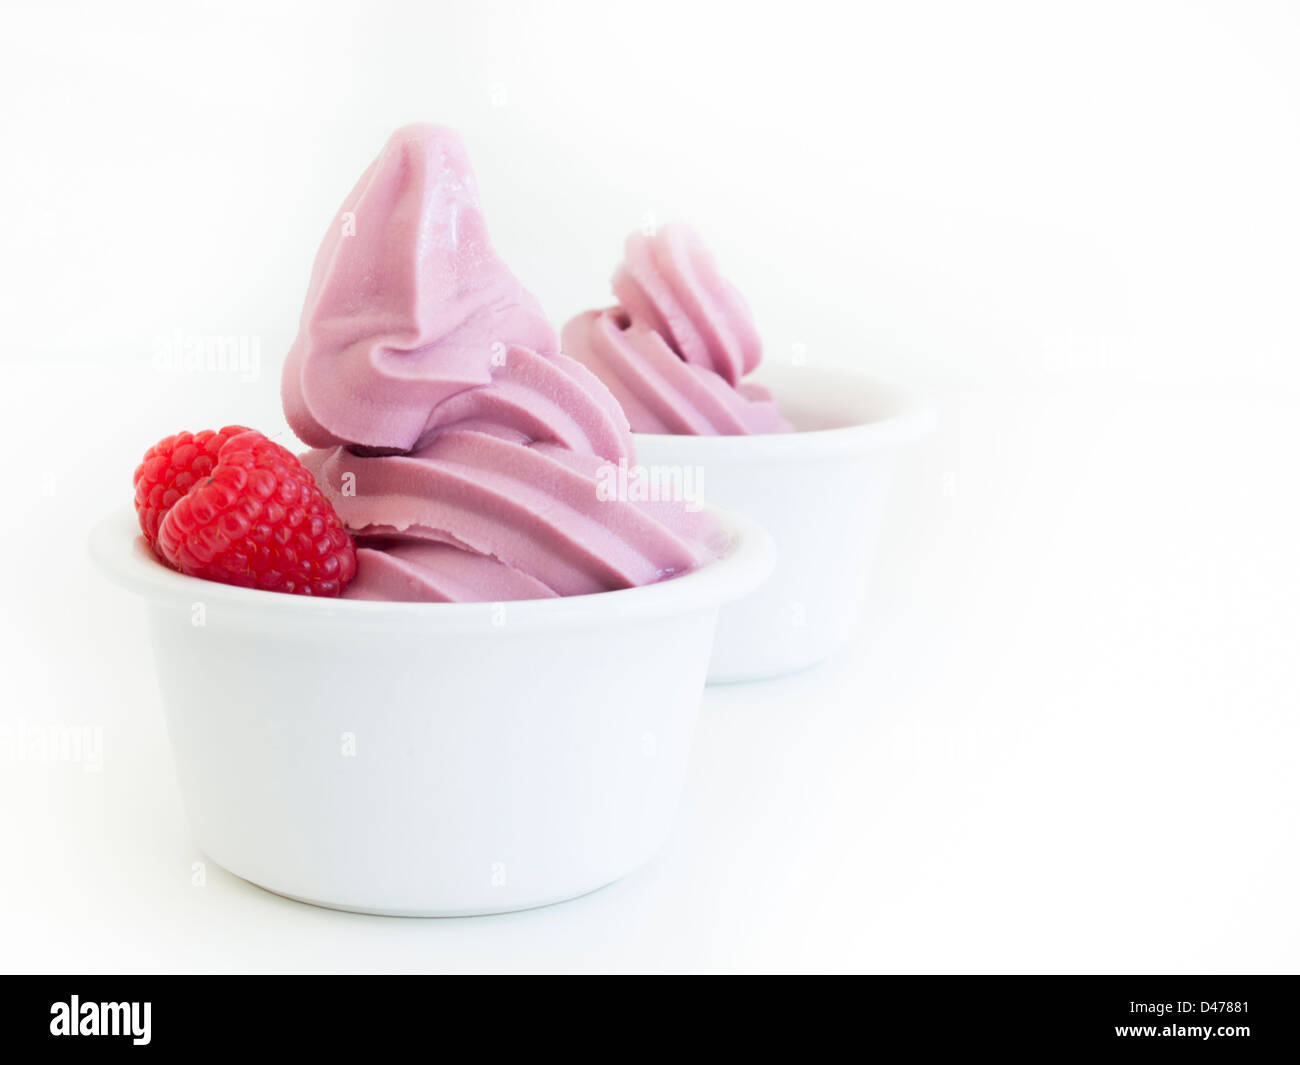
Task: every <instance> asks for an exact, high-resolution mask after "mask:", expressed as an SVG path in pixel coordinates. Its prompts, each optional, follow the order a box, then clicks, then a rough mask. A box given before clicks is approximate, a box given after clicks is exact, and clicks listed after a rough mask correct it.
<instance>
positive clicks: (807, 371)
mask: <svg viewBox="0 0 1300 1065" xmlns="http://www.w3.org/2000/svg"><path fill="white" fill-rule="evenodd" d="M755 379H756V380H758V381H761V382H762V383H763V384H765V385H767V386H768V387H770V388H771V389H772V392H773V394H774V396H775V398H776V402H777V405H778V406H779V407H781V409H782V412H783V413H788V414H789V416H790V418H791V421H793V422H794V424H795V427H796V428H795V431H794V432H792V433H755V434H752V435H748V436H689V435H676V434H669V433H633V434H632V435H633V437H634V439H635V440H637V441H644V442H645V443H646V444H647V445H651V446H653V448H654V454H655V459H656V461H657V462H663V461H674V460H676V459H677V458H678V457H679V456H680V459H681V461H682V462H684V463H686V462H692V461H694V462H700V461H706V462H707V461H708V460H710V459H717V460H723V461H727V462H752V463H762V462H772V461H778V460H782V459H804V458H821V457H827V458H833V457H836V456H840V455H858V454H861V453H863V452H866V451H870V450H873V449H876V448H892V447H897V446H899V445H901V444H906V443H910V442H911V441H913V440H917V439H919V438H920V437H922V436H924V435H925V434H926V433H927V432H929V431H930V429H931V428H932V427H933V425H934V412H933V410H932V409H931V407H930V405H929V404H928V403H927V402H926V401H925V400H924V399H923V398H922V397H920V396H919V395H918V394H917V393H915V392H913V391H911V390H910V389H907V388H904V387H903V386H901V385H898V384H895V383H894V382H892V381H886V380H884V379H882V378H879V377H868V376H865V375H862V374H857V373H852V372H850V371H847V370H839V369H831V368H827V367H813V366H772V367H764V368H763V369H762V370H761V371H760V372H759V373H758V374H757V375H756V377H755ZM850 407H856V408H857V410H858V411H863V410H865V411H867V412H868V413H867V414H866V415H865V416H864V415H862V414H860V413H859V414H856V415H854V414H850V413H848V408H850ZM809 409H811V410H815V411H817V412H818V414H819V415H820V416H824V415H825V412H826V411H832V412H834V411H841V412H843V413H841V414H839V415H838V416H836V415H835V414H832V415H831V420H832V421H839V422H841V423H842V424H838V425H831V426H826V427H819V428H804V427H803V425H802V424H801V423H804V424H806V423H807V422H808V420H809V414H808V410H809ZM801 415H802V417H801Z"/></svg>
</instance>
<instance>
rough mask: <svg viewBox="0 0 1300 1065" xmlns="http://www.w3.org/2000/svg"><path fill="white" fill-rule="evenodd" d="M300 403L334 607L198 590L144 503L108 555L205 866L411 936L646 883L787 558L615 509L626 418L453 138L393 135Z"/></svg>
mask: <svg viewBox="0 0 1300 1065" xmlns="http://www.w3.org/2000/svg"><path fill="white" fill-rule="evenodd" d="M282 396H283V400H284V408H285V415H286V418H287V420H288V422H289V424H290V426H291V427H292V428H293V430H294V432H295V433H297V434H298V435H299V436H300V437H301V438H302V440H303V441H304V443H306V444H307V445H309V447H310V448H311V450H309V451H308V452H307V453H306V454H305V455H304V456H303V457H302V464H303V465H304V466H305V467H306V469H307V470H308V471H310V473H311V475H312V477H313V478H314V485H315V487H316V488H319V490H320V493H321V494H323V496H325V497H326V498H327V499H328V502H329V504H330V505H331V506H332V507H333V513H334V514H335V515H337V519H339V520H341V522H342V523H343V526H344V528H346V530H347V531H348V533H350V534H351V536H352V537H353V538H354V540H355V543H356V573H355V576H354V577H351V579H350V581H349V583H347V586H346V588H345V589H343V596H342V598H334V599H328V600H325V599H319V598H314V597H309V596H304V595H286V594H279V593H276V592H270V591H262V590H259V589H255V588H249V587H237V586H233V585H232V584H230V583H217V582H216V581H215V580H201V579H198V578H196V577H194V576H186V575H184V574H182V573H180V572H177V571H176V570H175V569H171V568H168V566H166V565H165V564H164V563H163V562H162V561H161V560H160V559H159V557H158V556H157V555H156V554H155V553H154V551H153V550H152V549H151V546H150V545H149V543H148V542H147V541H146V539H145V537H144V536H141V535H139V532H140V526H139V525H137V521H136V517H135V515H133V514H132V513H131V512H130V510H129V509H128V510H124V511H123V512H122V513H119V514H114V515H112V516H110V517H109V518H107V519H105V520H104V521H102V522H101V523H100V524H99V525H98V526H97V527H96V528H95V530H94V531H93V532H92V535H91V545H90V546H91V552H92V555H93V556H94V558H95V560H96V561H97V562H98V563H99V565H100V567H101V568H102V569H103V570H104V571H105V572H106V573H107V574H108V575H109V576H111V577H112V578H114V579H115V580H117V581H118V582H119V583H121V584H123V585H125V586H127V587H128V588H130V589H131V590H133V591H135V592H137V593H138V594H140V595H141V597H142V598H143V599H144V600H145V603H146V606H147V612H148V618H149V624H150V630H151V635H152V638H153V646H154V657H155V663H156V667H157V671H158V677H159V685H160V689H161V693H162V701H163V706H164V710H165V713H166V717H167V727H168V732H169V736H170V739H171V743H172V748H173V753H174V755H175V758H176V763H177V769H178V777H179V780H180V784H181V790H182V795H183V798H184V802H185V807H186V811H187V814H188V816H189V818H190V821H191V824H192V826H193V829H194V832H195V835H196V836H197V838H198V841H199V845H200V846H201V847H202V849H203V850H204V852H205V853H206V854H207V855H208V856H209V857H211V858H212V859H213V860H214V861H215V862H217V863H219V864H221V865H222V866H224V867H225V868H227V869H229V870H231V871H232V872H234V873H236V874H237V875H239V876H242V877H244V878H245V879H248V880H250V881H252V882H253V883H256V884H259V885H261V886H263V887H266V888H268V889H270V890H272V891H275V892H278V893H280V894H283V895H287V896H290V897H292V898H295V899H300V900H303V901H307V902H313V903H317V904H319V905H324V906H330V907H336V908H341V909H348V910H357V911H362V912H368V913H382V914H402V915H454V914H474V913H490V912H499V911H506V910H515V909H522V908H527V907H530V906H538V905H543V904H545V903H549V902H556V901H559V900H561V899H565V898H570V897H572V896H575V895H580V894H583V893H584V892H587V891H591V890H593V889H595V888H598V887H600V886H602V885H604V884H607V883H609V882H610V881H612V880H615V879H617V878H618V877H621V876H623V875H625V874H626V873H628V872H630V871H632V870H633V869H635V868H637V867H638V866H640V865H642V864H643V863H645V862H646V861H647V860H648V859H649V858H650V857H651V856H652V855H653V854H654V853H655V851H656V850H657V849H658V847H659V846H660V844H661V843H662V841H663V839H664V838H665V836H666V834H667V832H668V831H669V828H670V826H671V823H672V818H673V813H674V810H675V808H676V805H677V801H678V798H679V795H680V792H681V788H682V784H683V780H684V775H685V768H686V764H687V756H688V752H689V745H690V739H691V734H692V730H693V726H694V721H695V715H696V712H697V709H698V705H699V700H700V696H701V692H702V688H703V685H704V681H705V675H706V671H707V666H708V659H709V654H710V650H711V647H712V640H713V633H714V629H715V627H716V622H717V617H718V611H719V609H720V607H721V606H722V605H723V604H725V603H728V602H732V601H735V600H737V599H739V598H740V597H742V596H744V595H745V594H748V592H750V591H751V590H752V589H753V588H754V587H755V586H756V585H757V584H758V583H759V582H761V581H762V580H763V578H764V577H765V576H766V574H767V573H768V572H769V571H770V568H771V565H772V561H773V557H774V553H773V551H772V547H771V543H770V540H769V538H768V537H767V535H766V534H765V533H764V532H763V530H762V529H761V528H759V527H758V526H757V525H755V524H754V523H752V522H750V521H749V520H747V519H745V518H743V517H740V516H735V515H729V514H727V513H725V512H723V511H719V510H716V509H700V508H698V507H693V506H690V505H687V504H685V503H683V502H681V501H675V500H671V499H670V500H648V499H643V498H641V497H639V496H635V495H628V496H627V497H624V496H621V495H619V494H617V493H615V494H612V495H611V494H609V493H607V492H603V491H602V486H604V485H606V484H607V483H608V480H609V479H608V477H607V476H606V475H607V474H608V472H609V470H611V469H624V468H626V467H628V466H630V465H634V464H635V463H636V461H637V457H636V452H635V443H634V440H633V437H632V434H631V433H630V432H629V427H628V423H627V420H626V418H625V416H624V414H623V411H622V409H621V408H620V407H619V405H618V403H617V402H616V401H615V399H614V398H613V396H612V395H611V394H610V392H609V391H608V389H607V388H606V387H605V386H604V385H602V384H601V383H600V381H599V380H598V379H597V377H596V376H595V374H593V373H592V372H591V371H590V370H588V369H587V368H585V367H583V366H582V365H581V364H579V363H577V362H576V361H574V360H572V359H569V358H567V357H566V356H564V355H561V354H560V353H559V343H558V338H557V336H556V334H555V332H554V330H553V329H552V328H551V326H550V325H549V323H548V322H547V321H546V319H545V317H544V316H543V315H542V313H541V310H540V308H539V307H538V306H537V303H536V301H535V300H534V299H533V298H532V296H531V295H529V293H528V292H527V291H526V290H525V289H524V288H523V287H522V286H521V285H520V284H519V282H518V281H517V280H516V279H515V277H514V276H513V275H512V274H511V273H510V271H509V270H508V269H507V267H506V266H505V264H504V263H503V262H502V261H501V260H500V258H499V257H498V256H497V255H496V253H495V252H494V250H493V249H492V246H491V243H490V242H489V240H488V237H487V232H486V228H485V225H484V221H483V215H482V212H481V209H480V206H479V202H478V195H477V191H476V188H475V181H474V174H473V172H472V170H471V169H470V167H469V164H468V161H467V159H466V155H465V151H464V147H463V145H462V144H461V142H460V139H459V138H458V137H457V136H456V135H455V134H453V133H451V132H450V131H448V130H444V129H440V128H438V127H435V126H423V125H421V126H409V127H406V128H404V129H401V130H399V131H397V133H395V134H394V135H393V136H392V138H390V140H389V142H388V144H387V145H386V146H385V148H384V150H383V151H382V152H381V153H380V155H379V157H378V158H377V159H376V160H375V161H374V163H373V164H372V165H371V166H370V167H369V168H368V169H367V170H366V171H365V173H364V174H363V175H362V177H361V180H360V181H359V182H358V183H357V185H356V187H355V188H354V189H353V190H352V192H351V193H350V194H349V196H348V197H347V199H345V200H344V202H343V204H342V205H341V206H340V208H339V213H338V216H337V217H336V218H335V219H334V220H333V221H332V222H331V225H330V228H329V230H328V232H327V235H326V237H325V239H324V241H323V242H322V244H321V248H320V251H319V253H318V254H317V256H316V260H315V264H314V266H313V270H312V275H311V281H310V284H309V286H308V291H307V299H306V303H305V305H304V308H303V312H302V317H301V321H300V328H299V333H298V337H297V339H296V341H295V342H294V345H293V348H292V350H291V352H290V354H289V356H288V358H287V360H286V364H285V370H284V375H283V381H282ZM239 428H240V427H237V426H232V427H231V429H230V430H229V432H231V433H235V434H236V435H233V436H232V438H231V439H232V444H233V442H241V441H246V440H247V439H249V438H250V434H239V433H236V430H238V429H239ZM223 432H226V431H223ZM210 436H211V434H209V435H208V436H207V437H204V438H203V439H205V440H209V442H210ZM251 436H252V437H257V438H258V439H261V438H260V434H251ZM170 439H171V438H169V446H170ZM214 446H215V445H214ZM259 446H263V445H260V444H259ZM268 446H269V445H268ZM182 448H183V449H186V450H185V455H184V456H183V458H184V460H185V461H191V460H192V456H191V454H190V452H192V451H194V450H195V448H194V446H193V445H191V444H190V443H189V442H188V438H185V442H183V443H182V444H181V445H180V446H179V447H177V448H176V450H177V451H178V452H179V451H180V450H181V449H182ZM221 453H222V454H224V453H225V451H224V447H223V450H222V452H221ZM290 457H292V456H290ZM165 466H166V461H165V460H164V459H161V458H160V459H156V460H151V464H150V465H149V468H148V470H146V471H145V472H146V474H147V475H148V476H150V477H154V476H167V475H169V474H168V470H167V469H166V468H164V467H165ZM155 467H157V468H155ZM236 472H238V471H236ZM186 476H187V477H189V479H191V480H192V477H190V475H188V474H187V475H186ZM232 476H234V475H232ZM294 476H301V477H303V478H305V477H306V474H305V473H303V474H298V473H297V472H294ZM232 483H233V482H232ZM148 487H149V486H148V485H146V486H145V488H146V489H147V488H148ZM304 490H305V489H304ZM313 490H314V489H313ZM155 494H157V495H158V497H159V499H160V500H162V502H163V503H164V504H166V500H163V499H162V497H163V495H165V492H164V486H163V485H162V484H159V485H157V486H155ZM230 498H231V499H234V498H235V496H234V494H233V489H232V493H231V495H230ZM147 502H148V503H149V505H150V506H152V502H153V496H152V495H151V496H150V498H149V500H148V501H147ZM235 505H238V504H237V503H236V504H235ZM250 513H252V512H251V511H250ZM211 517H212V515H210V514H206V513H205V514H204V520H205V521H208V520H210V519H211ZM335 528H336V527H335ZM212 529H214V530H215V531H211V530H210V529H209V527H208V526H206V525H205V526H204V527H203V529H202V530H201V531H202V534H203V535H212V536H216V535H217V534H218V533H219V532H220V522H217V523H216V524H215V525H213V526H212ZM147 531H148V526H147V525H146V532H147ZM240 557H241V556H239V554H238V552H234V553H232V554H229V555H228V556H223V566H225V570H223V572H228V571H229V567H230V566H233V565H237V564H238V563H239V558H240ZM236 576H240V575H239V574H236ZM337 590H338V589H335V591H337Z"/></svg>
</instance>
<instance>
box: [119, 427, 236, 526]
mask: <svg viewBox="0 0 1300 1065" xmlns="http://www.w3.org/2000/svg"><path fill="white" fill-rule="evenodd" d="M247 432H249V430H248V429H246V428H245V427H244V426H242V425H227V426H226V427H225V428H224V429H215V430H213V429H204V430H203V431H202V432H200V433H177V434H176V435H175V436H169V437H167V438H165V439H163V440H159V441H158V443H156V444H154V446H153V447H151V448H150V449H149V450H148V451H146V452H145V453H144V458H143V459H141V460H140V465H139V466H137V467H136V471H135V513H136V516H137V517H138V518H139V519H140V531H141V532H143V533H144V538H145V540H147V541H148V543H149V546H150V547H152V548H153V549H154V550H155V551H157V550H158V526H159V525H161V524H162V520H163V518H165V517H166V516H167V512H168V511H169V510H171V508H172V507H173V506H174V505H175V504H176V502H177V500H179V499H180V498H181V496H183V495H184V494H185V493H186V492H188V491H189V490H190V489H191V488H193V487H194V486H195V485H196V484H198V483H199V481H200V480H202V479H203V478H204V477H208V476H210V475H211V473H212V468H213V467H214V466H215V465H216V464H217V452H218V451H220V450H221V445H222V444H224V443H225V442H226V441H227V440H229V439H230V438H231V437H232V436H238V435H239V434H240V433H247Z"/></svg>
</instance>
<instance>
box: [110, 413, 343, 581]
mask: <svg viewBox="0 0 1300 1065" xmlns="http://www.w3.org/2000/svg"><path fill="white" fill-rule="evenodd" d="M224 434H231V435H224ZM188 436H189V434H187V433H182V434H179V435H178V436H177V437H169V438H168V440H166V441H163V442H162V443H161V444H159V445H156V446H155V447H154V448H151V449H150V452H149V454H146V456H145V461H144V463H142V464H141V468H140V470H139V471H137V473H136V479H137V488H136V499H137V509H139V506H140V503H139V500H140V496H141V489H140V484H141V483H142V478H141V472H142V471H143V472H144V478H145V479H148V480H149V481H150V482H156V483H157V485H158V486H159V487H162V485H163V482H162V481H161V480H160V476H161V472H154V471H155V467H151V466H150V463H151V462H153V461H154V460H155V459H156V458H158V457H160V455H165V456H167V461H168V467H167V468H168V469H171V468H172V467H174V466H176V465H177V460H178V457H179V461H180V463H182V464H184V467H185V468H184V470H183V472H182V473H181V474H179V475H177V476H174V477H173V479H172V482H171V484H170V487H165V488H164V489H163V492H162V495H161V496H160V497H159V500H158V503H159V507H165V509H164V510H163V512H162V514H161V516H160V517H159V518H158V519H157V533H156V537H155V538H154V548H155V550H156V551H157V553H158V554H159V555H160V556H161V557H162V558H163V560H164V561H166V562H167V563H168V564H169V565H171V566H174V567H175V568H176V569H179V570H180V571H181V572H182V573H186V574H189V575H190V576H193V577H202V578H204V579H206V580H210V581H218V582H220V583H222V584H235V585H239V586H240V587H244V588H261V589H264V590H266V591H272V592H288V593H291V594H295V595H314V596H324V597H332V596H338V595H341V594H342V593H343V590H344V589H345V588H346V587H347V585H348V582H350V581H351V580H352V578H353V577H354V576H355V575H356V571H357V556H356V549H355V547H354V545H353V543H352V538H351V537H350V536H349V535H348V533H347V530H346V529H344V528H343V524H342V522H340V521H339V517H338V515H337V514H336V513H335V512H334V508H333V507H332V506H331V505H330V503H329V501H328V500H327V499H326V498H325V497H324V496H323V495H322V494H321V491H320V489H319V488H318V487H317V486H316V482H315V480H314V479H313V477H312V475H311V472H310V471H309V470H307V469H306V468H305V467H304V466H303V465H302V463H301V462H299V461H298V458H297V456H296V455H294V454H293V453H292V452H291V451H288V450H287V449H286V448H283V447H281V446H280V445H279V444H277V443H275V442H273V441H271V440H268V439H267V438H266V437H265V436H263V435H262V434H261V433H258V432H254V431H252V430H244V429H240V428H239V427H238V426H232V427H230V428H228V429H223V430H221V431H220V433H214V434H211V436H205V434H203V433H196V434H195V435H194V437H193V438H191V439H189V440H184V439H183V438H184V437H188ZM200 437H203V438H204V439H203V440H202V442H201V443H200V442H199V440H200ZM217 437H223V439H222V440H221V442H220V443H219V444H216V445H215V446H214V443H213V441H214V440H215V439H216V438H217ZM169 441H174V442H173V443H171V444H170V445H169V446H168V447H167V448H166V449H164V450H163V451H162V452H160V455H154V454H153V453H154V452H156V451H158V449H159V448H163V446H164V445H168V444H169ZM176 442H179V443H176ZM191 445H194V446H195V447H196V449H197V451H198V452H199V453H202V454H209V453H210V452H211V453H212V455H213V458H214V461H213V462H212V463H211V465H208V464H207V463H206V462H203V463H200V461H199V458H198V456H197V455H196V454H193V453H191V451H190V450H189V449H190V447H191ZM151 456H152V457H151ZM200 466H206V467H207V472H206V474H197V475H196V474H195V470H196V469H197V468H198V467H200ZM157 469H158V471H161V467H158V468H157ZM182 481H183V482H184V483H185V484H187V485H188V487H187V488H186V489H185V490H184V491H181V484H182ZM153 491H154V488H153V487H151V488H150V489H149V491H148V492H146V493H145V495H146V503H147V502H148V499H149V498H150V497H151V496H152V493H153ZM172 494H176V496H177V498H175V499H174V500H172V499H171V495H172ZM169 501H170V502H169ZM149 513H152V509H150V511H149ZM140 520H141V527H142V528H144V529H145V536H146V538H148V537H149V530H148V524H147V521H146V514H145V513H141V519H140Z"/></svg>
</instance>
